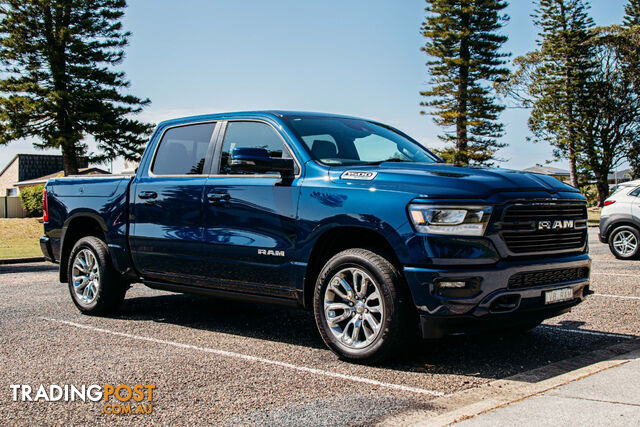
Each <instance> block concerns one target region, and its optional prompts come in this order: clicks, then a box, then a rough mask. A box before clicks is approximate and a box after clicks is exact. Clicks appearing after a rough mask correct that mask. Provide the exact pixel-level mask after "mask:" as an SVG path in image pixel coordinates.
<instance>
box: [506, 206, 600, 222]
mask: <svg viewBox="0 0 640 427" xmlns="http://www.w3.org/2000/svg"><path fill="white" fill-rule="evenodd" d="M586 218H587V206H586V205H585V204H584V203H531V204H526V205H513V206H509V207H508V208H507V211H506V212H505V214H504V218H503V221H505V222H520V221H542V220H548V219H586Z"/></svg>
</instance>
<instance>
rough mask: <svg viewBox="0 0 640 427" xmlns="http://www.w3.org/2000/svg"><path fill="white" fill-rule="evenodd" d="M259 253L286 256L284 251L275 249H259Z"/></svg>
mask: <svg viewBox="0 0 640 427" xmlns="http://www.w3.org/2000/svg"><path fill="white" fill-rule="evenodd" d="M258 255H270V256H284V251H274V250H271V249H258Z"/></svg>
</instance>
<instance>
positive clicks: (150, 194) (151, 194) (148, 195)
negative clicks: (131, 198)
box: [138, 191, 158, 200]
mask: <svg viewBox="0 0 640 427" xmlns="http://www.w3.org/2000/svg"><path fill="white" fill-rule="evenodd" d="M138 197H140V198H141V199H144V200H148V199H155V198H156V197H158V193H156V192H155V191H141V192H139V193H138Z"/></svg>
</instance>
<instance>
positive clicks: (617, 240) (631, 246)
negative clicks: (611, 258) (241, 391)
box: [613, 230, 638, 257]
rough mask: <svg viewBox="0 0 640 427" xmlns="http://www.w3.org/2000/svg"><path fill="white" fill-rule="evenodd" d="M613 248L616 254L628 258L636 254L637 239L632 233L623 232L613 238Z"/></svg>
mask: <svg viewBox="0 0 640 427" xmlns="http://www.w3.org/2000/svg"><path fill="white" fill-rule="evenodd" d="M613 247H614V248H615V250H616V252H618V254H620V255H621V256H623V257H628V256H631V255H633V254H634V253H635V252H636V249H637V248H638V239H637V238H636V236H635V235H634V234H633V233H632V232H630V231H627V230H623V231H620V232H619V233H616V235H615V236H613Z"/></svg>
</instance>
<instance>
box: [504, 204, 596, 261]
mask: <svg viewBox="0 0 640 427" xmlns="http://www.w3.org/2000/svg"><path fill="white" fill-rule="evenodd" d="M541 221H548V222H550V223H551V224H553V223H555V222H557V221H561V222H562V223H565V222H566V221H573V227H571V228H560V229H539V224H540V222H541ZM501 229H502V231H501V233H500V234H501V236H502V239H503V241H504V243H505V244H506V246H507V249H509V251H511V252H512V253H514V254H517V255H523V254H527V255H535V254H539V253H558V252H570V251H576V250H581V249H583V248H584V247H585V245H586V243H587V207H586V205H585V204H584V203H562V202H549V203H529V204H517V205H512V206H509V207H507V208H506V210H505V212H504V215H503V217H502V223H501Z"/></svg>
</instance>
